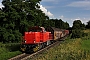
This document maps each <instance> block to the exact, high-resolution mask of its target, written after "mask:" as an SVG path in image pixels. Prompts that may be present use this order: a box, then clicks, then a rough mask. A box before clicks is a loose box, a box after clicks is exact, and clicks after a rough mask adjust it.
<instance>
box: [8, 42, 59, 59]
mask: <svg viewBox="0 0 90 60" xmlns="http://www.w3.org/2000/svg"><path fill="white" fill-rule="evenodd" d="M58 44H59V41H57V42H55V43H53V44H51V45H49V46H47V47H45V48H43V49H41V50H39V51H37V52H35V53H32V54H26V53H23V54H20V55H17V56H15V57H13V58H10V59H8V60H27V59H28V58H30V57H33V56H36V55H37V54H39V53H41V52H42V51H45V50H48V49H49V48H51V47H52V46H55V45H58Z"/></svg>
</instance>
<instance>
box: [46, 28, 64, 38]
mask: <svg viewBox="0 0 90 60" xmlns="http://www.w3.org/2000/svg"><path fill="white" fill-rule="evenodd" d="M46 31H49V32H51V34H53V39H54V40H57V39H59V38H62V37H63V36H64V30H63V29H59V28H55V27H47V28H46Z"/></svg>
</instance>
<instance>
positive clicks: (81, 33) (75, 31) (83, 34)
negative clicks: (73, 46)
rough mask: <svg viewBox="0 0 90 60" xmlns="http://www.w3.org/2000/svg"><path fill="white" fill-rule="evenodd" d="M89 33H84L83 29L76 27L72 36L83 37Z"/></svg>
mask: <svg viewBox="0 0 90 60" xmlns="http://www.w3.org/2000/svg"><path fill="white" fill-rule="evenodd" d="M87 35H88V34H87V33H84V32H83V31H82V30H78V29H75V30H73V31H72V34H71V38H81V37H84V36H87Z"/></svg>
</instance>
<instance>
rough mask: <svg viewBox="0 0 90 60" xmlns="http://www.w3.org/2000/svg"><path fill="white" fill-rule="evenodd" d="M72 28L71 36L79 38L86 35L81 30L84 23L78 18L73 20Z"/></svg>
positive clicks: (83, 27)
mask: <svg viewBox="0 0 90 60" xmlns="http://www.w3.org/2000/svg"><path fill="white" fill-rule="evenodd" d="M72 29H73V30H72V34H71V38H81V37H84V36H87V33H84V32H83V30H84V29H85V25H84V24H82V22H81V21H80V20H75V21H74V22H73V26H72Z"/></svg>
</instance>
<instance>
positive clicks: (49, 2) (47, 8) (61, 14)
mask: <svg viewBox="0 0 90 60" xmlns="http://www.w3.org/2000/svg"><path fill="white" fill-rule="evenodd" d="M1 1H2V0H0V2H1ZM1 6H2V4H1V3H0V7H1ZM40 9H41V10H42V11H43V12H44V13H45V14H46V15H47V16H49V17H50V18H51V19H62V20H63V21H64V22H68V23H69V24H70V26H72V25H73V21H74V20H81V22H82V23H85V24H86V23H87V22H88V21H90V0H42V1H41V2H40Z"/></svg>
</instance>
